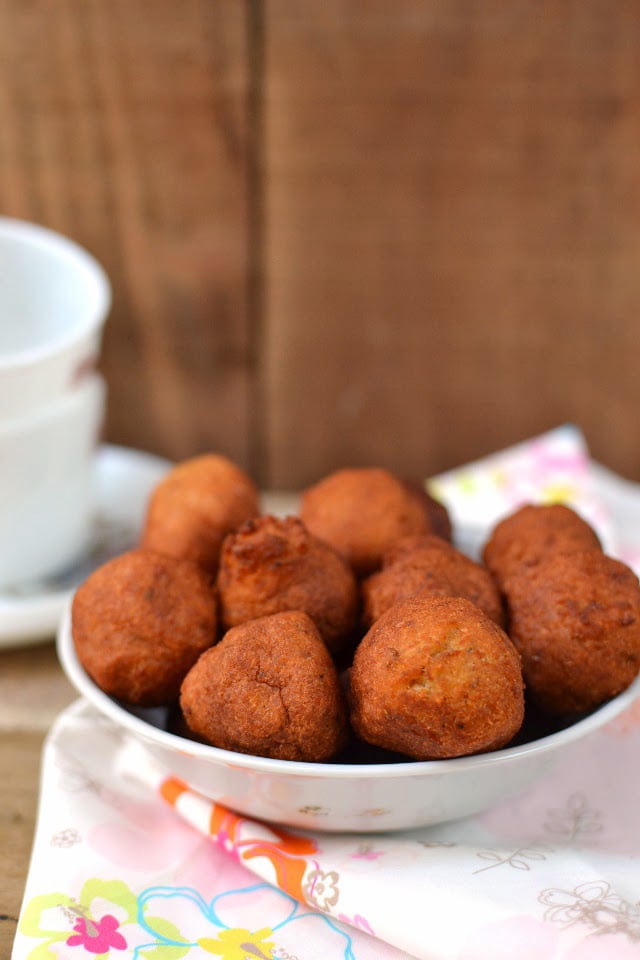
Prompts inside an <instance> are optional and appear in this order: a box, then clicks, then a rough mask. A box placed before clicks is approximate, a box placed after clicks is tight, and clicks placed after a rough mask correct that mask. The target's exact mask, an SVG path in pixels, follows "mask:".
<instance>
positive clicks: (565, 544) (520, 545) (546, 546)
mask: <svg viewBox="0 0 640 960" xmlns="http://www.w3.org/2000/svg"><path fill="white" fill-rule="evenodd" d="M600 549H601V547H600V541H599V539H598V537H597V535H596V533H595V531H594V530H593V529H592V527H590V526H589V524H588V523H587V522H586V520H583V519H582V517H581V516H580V515H579V514H577V513H576V512H575V510H572V509H571V508H570V507H567V506H564V505H563V504H559V503H556V504H549V505H534V504H527V505H526V506H524V507H521V508H520V509H519V510H516V511H515V512H514V513H512V514H510V515H509V516H508V517H505V519H504V520H502V521H501V522H500V523H498V524H497V525H496V527H495V528H494V530H493V532H492V534H491V537H490V538H489V540H488V542H487V543H486V545H485V548H484V553H483V560H484V563H485V566H486V567H487V568H488V569H489V570H490V571H491V573H492V574H493V576H494V577H495V578H496V580H497V581H498V583H499V584H500V585H501V586H503V585H504V583H505V582H506V580H508V578H509V577H510V576H511V574H512V573H516V572H518V570H519V569H520V568H521V567H523V566H535V564H537V563H540V561H541V560H543V559H544V558H545V557H548V556H551V555H552V554H554V553H557V552H562V553H568V552H570V551H571V550H600Z"/></svg>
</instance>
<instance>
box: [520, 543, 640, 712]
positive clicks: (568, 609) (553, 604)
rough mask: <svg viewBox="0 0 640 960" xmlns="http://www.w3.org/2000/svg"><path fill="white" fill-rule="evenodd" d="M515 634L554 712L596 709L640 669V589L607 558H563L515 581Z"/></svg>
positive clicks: (535, 688) (531, 681)
mask: <svg viewBox="0 0 640 960" xmlns="http://www.w3.org/2000/svg"><path fill="white" fill-rule="evenodd" d="M507 604H508V615H509V634H510V636H511V639H512V640H513V642H514V643H515V645H516V646H517V648H518V650H519V651H520V654H521V657H522V667H523V672H524V677H525V681H526V684H527V690H528V693H530V694H531V696H532V697H533V698H534V699H535V701H536V702H537V703H538V705H539V706H540V707H541V708H542V709H544V710H546V711H547V712H549V713H553V714H571V713H580V712H582V711H585V710H591V709H593V708H594V707H597V706H598V705H599V704H601V703H603V702H604V701H605V700H608V699H609V698H610V697H613V696H615V695H616V694H618V693H620V692H621V691H622V690H624V689H625V688H626V687H628V686H629V684H630V683H631V682H632V680H633V679H634V677H635V676H636V674H637V673H638V671H639V670H640V587H639V585H638V578H637V577H636V575H635V574H634V573H633V571H632V570H630V569H629V568H628V567H627V566H626V565H625V564H623V563H621V562H620V561H618V560H614V559H613V558H611V557H608V556H606V555H605V554H604V553H602V552H601V551H597V550H587V551H582V552H573V553H568V554H555V555H554V556H551V557H548V558H546V559H545V560H544V562H543V563H539V564H538V565H537V566H532V567H525V568H522V569H521V572H520V573H519V574H517V575H514V576H512V577H511V578H510V579H509V581H508V589H507Z"/></svg>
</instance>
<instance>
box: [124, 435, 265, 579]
mask: <svg viewBox="0 0 640 960" xmlns="http://www.w3.org/2000/svg"><path fill="white" fill-rule="evenodd" d="M259 512H260V507H259V499H258V491H257V489H256V487H255V485H254V484H253V482H252V481H251V480H250V479H249V477H248V476H247V475H246V474H245V473H244V472H243V471H242V470H241V469H240V468H239V467H237V466H236V465H235V464H234V463H231V461H230V460H227V459H226V457H222V456H220V455H218V454H213V453H212V454H205V455H204V456H201V457H194V458H193V459H191V460H185V461H184V462H183V463H180V464H178V465H177V466H176V467H174V468H173V469H172V470H170V471H169V473H168V474H167V475H166V477H164V478H163V479H162V480H161V481H160V483H159V484H158V485H157V486H156V488H155V490H154V491H153V493H152V495H151V498H150V500H149V504H148V507H147V515H146V519H145V526H144V531H143V534H142V541H141V546H143V547H146V548H147V549H149V550H157V551H158V552H159V553H166V554H169V555H170V556H174V557H184V558H185V559H187V560H193V561H194V562H195V563H197V564H198V565H199V566H201V567H203V568H204V569H205V570H207V571H208V572H209V573H213V574H215V573H216V571H217V569H218V559H219V556H220V547H221V546H222V541H223V539H224V538H225V536H226V535H227V533H229V532H230V531H231V530H235V529H236V528H237V527H239V526H240V524H242V523H244V521H245V520H248V519H249V518H250V517H256V516H258V514H259Z"/></svg>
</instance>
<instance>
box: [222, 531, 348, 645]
mask: <svg viewBox="0 0 640 960" xmlns="http://www.w3.org/2000/svg"><path fill="white" fill-rule="evenodd" d="M217 583H218V591H219V595H220V614H221V618H222V623H223V625H224V627H225V628H227V629H228V628H229V627H234V626H237V625H238V624H240V623H244V622H245V621H246V620H253V619H254V618H256V617H263V616H267V615H268V614H272V613H280V612H281V611H284V610H303V611H304V612H305V613H307V614H309V616H310V617H311V619H312V620H313V622H314V623H315V625H316V626H317V628H318V630H319V631H320V634H321V636H322V638H323V640H324V641H325V643H326V644H327V646H328V648H329V649H330V650H331V651H332V652H333V653H338V652H340V650H341V648H342V646H343V643H344V641H345V640H346V639H347V638H348V637H349V635H350V633H351V631H352V630H353V627H354V624H355V621H356V616H357V608H358V592H357V587H356V582H355V579H354V576H353V574H352V572H351V570H350V569H349V565H348V564H347V563H346V561H345V560H343V559H342V557H341V556H340V555H339V554H338V553H336V551H335V550H334V549H333V548H332V547H330V546H329V544H327V543H324V542H323V541H321V540H318V539H317V538H316V537H314V536H312V535H311V534H310V533H309V531H308V530H307V529H306V527H305V526H304V524H303V523H302V521H301V520H300V519H299V518H298V517H285V518H284V519H281V518H278V517H272V516H264V517H259V518H258V519H256V520H248V521H247V522H246V523H245V524H243V526H242V527H241V528H240V529H239V530H237V531H236V533H232V534H229V536H228V537H227V538H226V539H225V541H224V544H223V547H222V553H221V556H220V570H219V573H218V581H217Z"/></svg>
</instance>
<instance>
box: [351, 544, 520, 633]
mask: <svg viewBox="0 0 640 960" xmlns="http://www.w3.org/2000/svg"><path fill="white" fill-rule="evenodd" d="M418 595H421V596H422V595H424V596H426V595H429V596H433V597H466V599H467V600H471V602H472V603H475V604H476V606H478V607H480V609H481V610H483V611H484V613H486V614H487V616H488V617H490V618H491V619H492V620H494V621H495V622H496V623H497V624H498V626H501V627H502V626H504V610H503V606H502V598H501V596H500V592H499V590H498V587H497V585H496V583H495V581H494V580H493V578H492V576H491V574H490V573H489V571H488V570H486V569H485V568H484V567H482V566H481V565H480V564H479V563H474V561H473V560H471V559H470V558H469V557H467V556H465V555H464V554H463V553H461V552H460V551H459V550H456V549H455V548H454V547H452V546H451V545H450V544H448V543H446V541H444V540H442V539H441V538H440V537H436V536H429V535H427V536H424V537H406V538H404V539H402V540H399V541H398V542H397V543H396V544H394V546H392V547H391V548H390V550H388V551H387V553H386V554H385V556H384V561H383V569H382V570H380V571H379V572H378V573H374V574H372V575H371V576H370V577H368V579H366V580H365V581H364V583H363V584H362V596H363V620H364V622H365V624H367V625H368V626H370V625H371V624H372V623H374V622H375V621H376V620H377V619H378V618H379V617H380V616H382V614H383V613H384V612H385V611H386V610H388V609H389V607H392V606H393V604H394V603H398V601H399V600H407V599H409V598H410V597H415V596H418Z"/></svg>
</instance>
